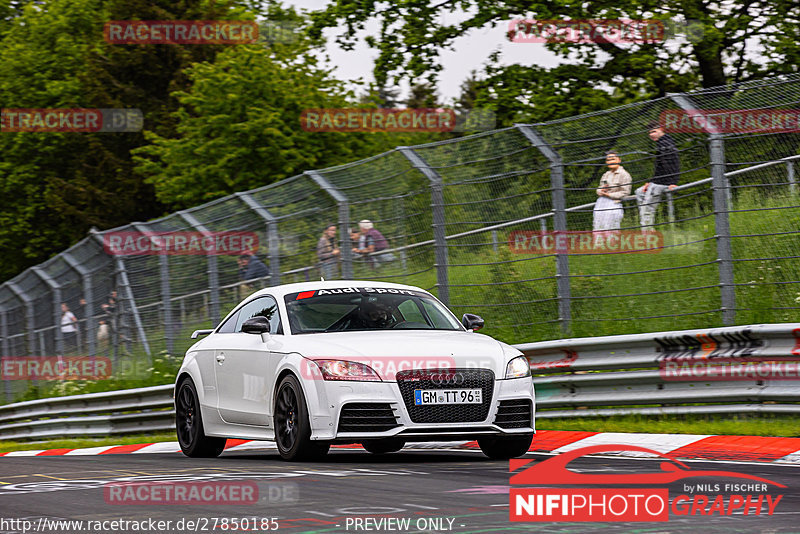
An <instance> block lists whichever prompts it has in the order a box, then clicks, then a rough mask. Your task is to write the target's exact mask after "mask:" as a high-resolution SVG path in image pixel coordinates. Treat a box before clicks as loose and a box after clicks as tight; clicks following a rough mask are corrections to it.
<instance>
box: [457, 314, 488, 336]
mask: <svg viewBox="0 0 800 534" xmlns="http://www.w3.org/2000/svg"><path fill="white" fill-rule="evenodd" d="M461 324H463V325H464V328H466V329H467V330H472V331H473V332H474V331H475V330H480V329H481V328H483V318H482V317H481V316H480V315H475V314H474V313H465V314H464V315H463V316H462V317H461Z"/></svg>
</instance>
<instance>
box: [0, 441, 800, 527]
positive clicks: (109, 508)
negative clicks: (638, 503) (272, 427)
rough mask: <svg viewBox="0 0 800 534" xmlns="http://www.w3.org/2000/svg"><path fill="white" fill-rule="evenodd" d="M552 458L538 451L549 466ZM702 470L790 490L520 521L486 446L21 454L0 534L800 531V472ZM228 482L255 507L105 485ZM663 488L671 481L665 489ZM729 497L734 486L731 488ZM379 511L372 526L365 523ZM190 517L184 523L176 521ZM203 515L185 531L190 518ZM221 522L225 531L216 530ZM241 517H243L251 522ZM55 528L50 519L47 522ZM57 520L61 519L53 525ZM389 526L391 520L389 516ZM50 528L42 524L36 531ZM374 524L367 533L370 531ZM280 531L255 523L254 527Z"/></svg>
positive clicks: (2, 504) (1, 465) (651, 467)
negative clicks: (655, 510)
mask: <svg viewBox="0 0 800 534" xmlns="http://www.w3.org/2000/svg"><path fill="white" fill-rule="evenodd" d="M551 457H552V455H548V454H537V453H529V454H528V455H527V456H526V458H533V459H534V461H535V462H541V461H543V460H546V459H547V458H551ZM576 462H577V463H572V464H570V467H571V468H572V469H573V470H577V471H581V472H587V473H588V472H591V473H653V472H656V471H658V470H659V464H658V462H657V461H655V460H652V459H634V458H615V457H591V458H582V459H579V460H577V461H576ZM686 463H687V464H688V465H689V466H690V467H691V468H692V469H709V470H726V471H736V472H739V473H749V474H754V475H757V476H761V477H764V478H768V479H770V480H773V481H775V482H778V483H781V484H783V485H785V486H787V488H785V489H780V490H774V489H770V490H769V492H770V493H772V494H778V493H779V494H783V498H782V500H781V501H780V502H779V503H778V505H777V506H776V508H775V510H774V514H773V515H772V516H767V515H766V506H765V507H764V508H763V510H762V514H764V515H754V514H753V512H752V511H751V514H750V515H748V516H744V515H742V514H741V513H740V512H739V513H734V515H731V516H720V515H717V514H715V515H713V516H700V515H696V516H691V515H687V516H680V517H676V516H674V515H673V514H670V518H669V521H668V522H647V523H644V522H642V523H615V522H607V523H600V522H582V523H577V522H571V523H565V522H561V523H553V522H550V523H543V522H542V523H539V522H531V523H516V522H515V523H512V522H510V521H509V519H508V517H509V495H508V491H509V490H508V488H509V465H508V462H500V461H492V460H488V459H487V458H485V457H484V456H483V455H482V454H481V453H480V452H478V451H467V450H446V449H436V450H423V451H420V450H408V451H403V452H400V453H395V454H390V455H385V456H374V455H370V454H368V453H366V452H364V451H363V450H360V449H358V450H347V449H338V450H333V451H332V452H331V453H330V454H329V455H328V457H327V458H326V459H325V461H324V462H319V463H288V462H284V461H281V460H280V458H279V457H278V456H277V453H276V452H275V451H274V450H271V451H270V450H266V451H239V452H233V451H229V452H225V453H223V455H222V456H221V457H219V458H216V459H191V458H186V457H184V456H183V455H181V454H172V453H170V454H140V455H137V454H129V455H118V456H114V455H108V456H60V457H46V456H41V457H15V458H3V459H0V532H2V533H11V532H14V533H17V532H23V529H22V528H21V524H20V523H10V522H9V521H8V520H9V519H17V520H23V519H25V520H29V521H30V522H31V525H32V527H31V530H28V532H31V531H33V532H37V531H38V532H48V533H49V532H52V533H54V534H60V533H66V532H78V530H75V529H70V528H54V527H52V526H51V527H50V528H46V529H45V528H43V527H41V526H40V525H42V524H41V523H39V520H40V518H48V519H49V520H56V519H72V520H93V521H113V520H116V519H128V520H135V521H142V520H147V519H153V520H154V521H157V520H171V521H172V525H173V526H172V527H171V528H169V529H161V530H159V532H162V533H167V532H188V531H192V532H194V531H198V532H233V530H232V529H231V527H230V524H229V527H228V529H227V530H225V529H224V528H222V526H221V525H222V524H221V522H220V521H221V519H222V518H273V517H274V518H277V520H278V523H277V525H274V524H273V526H277V527H278V528H277V532H286V533H297V532H320V533H322V532H325V533H346V532H456V533H478V532H540V533H549V532H571V533H592V532H614V533H617V532H637V533H653V534H655V533H664V534H666V533H672V532H676V533H677V532H697V533H717V532H719V533H726V534H729V533H732V532H746V533H764V534H767V533H779V532H780V533H783V532H800V467H797V466H791V465H774V464H773V465H771V464H756V463H741V462H739V463H737V462H708V461H698V462H693V461H686ZM165 476H173V477H175V476H177V477H178V478H180V479H184V480H207V481H218V480H221V479H223V478H224V479H226V480H231V479H237V478H238V479H239V480H250V481H255V482H256V483H257V484H258V487H259V497H258V502H257V503H256V504H251V505H245V506H241V505H240V506H230V505H229V506H208V505H201V506H191V505H190V506H187V505H153V504H148V505H120V504H109V503H107V502H106V499H105V497H104V492H103V486H104V485H106V484H107V483H109V482H114V481H120V480H135V481H144V480H158V479H164V477H165ZM725 481H727V482H742V481H741V480H739V481H737V480H721V479H718V478H692V479H691V480H690V481H687V480H684V481H680V482H675V483H671V484H669V485H668V486H667V487H669V490H670V492H669V495H670V498H674V497H675V496H676V495H678V494H680V493H683V489H682V485H683V484H684V483H688V482H691V484H692V485H696V484H705V483H707V484H714V483H721V482H725ZM660 487H664V485H661V486H660ZM723 493H724V492H723ZM390 517H391V518H401V519H402V518H407V519H409V520H410V528H408V529H406V530H397V529H395V528H385V527H384V528H381V527H378V526H377V525H378V524H377V523H376V522H375V521H378V520H380V519H381V518H390ZM366 518H371V521H372V522H370V523H368V524H367V523H361V528H357V527H358V524H357V523H356V520H357V519H366ZM181 519H183V520H184V523H183V525H184V528H182V529H178V528H176V526H175V524H176V522H177V521H179V520H181ZM188 520H193V521H196V522H197V523H196V525H195V528H194V529H193V530H189V529H188V528H186V526H185V525H186V523H185V521H188ZM214 522H216V529H214V528H212V527H214ZM242 524H243V523H242ZM44 525H47V523H44ZM51 525H52V524H51ZM384 525H386V523H384ZM37 527H38V528H40V529H39V530H36V529H37ZM367 527H369V528H367ZM270 531H271V532H275V531H276V530H268V529H263V530H262V529H260V528H259V529H253V530H251V532H270ZM83 532H144V530H139V531H134V530H122V529H116V530H113V529H111V528H110V527H109V528H108V529H107V530H83Z"/></svg>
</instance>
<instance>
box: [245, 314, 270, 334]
mask: <svg viewBox="0 0 800 534" xmlns="http://www.w3.org/2000/svg"><path fill="white" fill-rule="evenodd" d="M242 332H245V333H247V334H265V333H267V334H268V333H269V319H267V318H266V317H264V316H262V315H258V316H256V317H251V318H249V319H248V320H246V321H245V322H244V324H243V325H242Z"/></svg>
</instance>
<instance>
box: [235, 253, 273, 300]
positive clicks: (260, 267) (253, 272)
mask: <svg viewBox="0 0 800 534" xmlns="http://www.w3.org/2000/svg"><path fill="white" fill-rule="evenodd" d="M236 261H237V263H238V264H239V280H240V281H241V282H247V281H248V280H253V279H255V278H264V277H265V276H269V267H267V266H266V265H264V263H263V262H262V261H261V260H259V259H258V258H257V257H256V256H255V254H242V255H241V256H239V258H237V260H236ZM252 291H253V288H252V287H251V286H250V284H247V283H242V284H239V299H240V300H241V299H243V298H244V297H246V296H247V295H249V294H250V293H251V292H252Z"/></svg>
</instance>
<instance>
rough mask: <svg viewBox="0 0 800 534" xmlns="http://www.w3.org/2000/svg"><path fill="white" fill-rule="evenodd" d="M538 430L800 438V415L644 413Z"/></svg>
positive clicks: (540, 425)
mask: <svg viewBox="0 0 800 534" xmlns="http://www.w3.org/2000/svg"><path fill="white" fill-rule="evenodd" d="M536 428H537V430H583V431H589V432H643V433H653V434H720V435H737V436H779V437H800V417H798V416H773V417H770V416H764V415H759V416H757V417H747V416H739V417H736V416H732V417H710V416H709V417H702V416H685V417H682V416H671V417H666V416H644V415H619V416H614V417H576V418H574V419H572V418H563V419H539V420H538V421H537V422H536Z"/></svg>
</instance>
